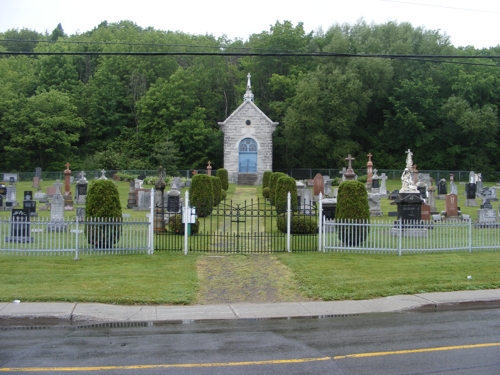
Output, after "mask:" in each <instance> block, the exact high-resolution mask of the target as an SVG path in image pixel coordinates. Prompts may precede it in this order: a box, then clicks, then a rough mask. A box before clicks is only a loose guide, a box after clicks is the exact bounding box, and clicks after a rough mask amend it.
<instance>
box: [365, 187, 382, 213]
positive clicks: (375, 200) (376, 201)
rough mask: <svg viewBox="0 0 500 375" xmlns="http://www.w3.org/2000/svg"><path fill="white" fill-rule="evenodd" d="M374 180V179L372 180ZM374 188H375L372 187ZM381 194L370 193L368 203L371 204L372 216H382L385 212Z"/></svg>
mask: <svg viewBox="0 0 500 375" xmlns="http://www.w3.org/2000/svg"><path fill="white" fill-rule="evenodd" d="M373 181H374V180H373V179H372V182H373ZM372 190H373V189H372ZM380 198H382V197H381V196H380V194H376V193H370V194H368V205H369V206H370V216H382V215H383V214H384V213H383V212H382V210H381V209H380Z"/></svg>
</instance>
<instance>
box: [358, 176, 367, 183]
mask: <svg viewBox="0 0 500 375" xmlns="http://www.w3.org/2000/svg"><path fill="white" fill-rule="evenodd" d="M358 181H359V182H362V183H363V184H366V181H368V176H367V175H363V176H358Z"/></svg>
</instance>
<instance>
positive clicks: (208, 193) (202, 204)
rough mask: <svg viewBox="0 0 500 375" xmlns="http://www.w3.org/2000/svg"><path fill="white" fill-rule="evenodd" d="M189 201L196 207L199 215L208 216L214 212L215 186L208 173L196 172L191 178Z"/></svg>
mask: <svg viewBox="0 0 500 375" xmlns="http://www.w3.org/2000/svg"><path fill="white" fill-rule="evenodd" d="M189 201H190V203H191V206H195V207H196V214H197V215H198V216H199V217H206V216H209V215H210V214H211V213H212V207H213V206H214V188H213V185H212V179H211V177H210V176H207V175H206V174H196V175H194V176H193V178H192V179H191V187H190V188H189Z"/></svg>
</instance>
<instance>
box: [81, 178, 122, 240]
mask: <svg viewBox="0 0 500 375" xmlns="http://www.w3.org/2000/svg"><path fill="white" fill-rule="evenodd" d="M85 216H86V217H87V218H89V219H87V220H93V219H94V218H95V219H96V221H95V222H94V223H92V224H86V226H85V235H86V236H87V242H88V243H89V244H90V245H92V246H93V247H96V248H101V249H102V248H111V247H113V246H114V245H115V244H116V243H117V242H118V241H119V240H120V235H121V225H120V222H121V221H122V207H121V204H120V193H119V192H118V189H117V188H116V185H115V183H114V182H113V181H112V180H94V181H92V182H91V183H90V185H89V188H88V191H87V198H86V200H85ZM99 223H103V224H99ZM104 223H106V224H104ZM109 223H117V224H116V225H113V224H109Z"/></svg>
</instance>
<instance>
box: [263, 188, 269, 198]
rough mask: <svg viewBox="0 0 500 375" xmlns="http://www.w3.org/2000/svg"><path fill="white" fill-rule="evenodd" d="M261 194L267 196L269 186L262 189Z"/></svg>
mask: <svg viewBox="0 0 500 375" xmlns="http://www.w3.org/2000/svg"><path fill="white" fill-rule="evenodd" d="M262 195H263V197H264V198H269V186H268V187H265V188H263V189H262Z"/></svg>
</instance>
